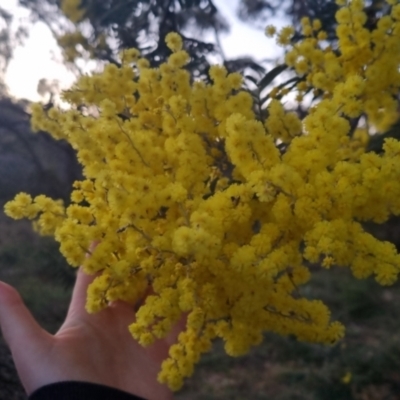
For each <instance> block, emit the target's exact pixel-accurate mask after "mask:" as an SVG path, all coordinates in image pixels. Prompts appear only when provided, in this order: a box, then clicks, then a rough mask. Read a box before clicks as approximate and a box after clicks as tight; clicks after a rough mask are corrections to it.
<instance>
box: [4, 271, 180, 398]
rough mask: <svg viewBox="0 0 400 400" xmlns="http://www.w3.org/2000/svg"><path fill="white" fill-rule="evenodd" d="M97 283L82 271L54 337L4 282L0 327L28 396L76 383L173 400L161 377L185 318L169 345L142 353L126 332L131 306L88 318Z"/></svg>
mask: <svg viewBox="0 0 400 400" xmlns="http://www.w3.org/2000/svg"><path fill="white" fill-rule="evenodd" d="M93 279H94V277H93V276H88V275H86V274H85V273H83V272H82V271H81V269H80V270H79V271H78V273H77V279H76V283H75V287H74V290H73V294H72V299H71V303H70V306H69V310H68V313H67V317H66V319H65V322H64V323H63V325H62V326H61V328H60V329H59V330H58V332H57V333H56V334H55V335H51V334H49V333H48V332H46V331H45V330H44V329H42V328H41V327H40V326H39V324H38V323H37V322H36V321H35V319H34V318H33V316H32V314H31V313H30V312H29V310H28V309H27V308H26V306H25V304H24V303H23V301H22V299H21V296H20V295H19V293H18V292H17V291H16V290H15V289H14V288H13V287H12V286H9V285H8V284H6V283H4V282H0V326H1V330H2V333H3V336H4V339H5V340H6V342H7V344H8V346H9V347H10V350H11V353H12V356H13V359H14V363H15V366H16V368H17V371H18V374H19V377H20V379H21V382H22V384H23V386H24V388H25V390H26V392H27V394H28V395H30V394H31V393H32V392H33V391H35V390H36V389H38V388H39V387H42V386H45V385H48V384H50V383H55V382H61V381H71V380H73V381H85V382H91V383H99V384H102V385H106V386H110V387H113V388H117V389H120V390H124V391H126V392H128V393H131V394H135V395H137V396H140V397H143V398H146V399H149V400H153V399H154V400H155V399H159V400H162V399H165V400H170V399H172V398H173V396H172V393H171V391H170V390H169V389H168V388H167V387H166V386H165V385H161V384H160V383H158V382H157V374H158V372H159V370H160V368H161V362H162V361H163V360H164V359H165V358H167V356H168V349H169V347H170V346H171V345H172V344H173V343H175V341H176V339H177V336H178V334H179V332H180V331H181V330H182V329H183V325H184V318H182V320H181V321H179V322H178V323H177V325H176V326H175V328H174V329H173V331H172V332H171V333H170V334H169V335H168V336H167V337H166V338H165V339H162V340H158V341H156V342H155V343H154V344H153V345H151V346H149V347H147V348H143V347H142V346H141V345H139V344H138V343H137V342H136V341H135V340H134V339H133V338H132V336H131V334H130V333H129V330H128V325H129V324H131V323H132V322H134V320H135V311H134V309H133V308H132V307H131V306H130V305H128V304H126V303H124V302H121V301H117V302H113V303H112V304H110V305H109V307H107V308H106V309H104V310H102V311H100V312H98V313H97V314H88V313H87V311H86V310H85V302H86V291H87V287H88V285H89V284H90V283H91V282H92V281H93Z"/></svg>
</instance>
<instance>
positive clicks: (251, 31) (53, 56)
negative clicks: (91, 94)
mask: <svg viewBox="0 0 400 400" xmlns="http://www.w3.org/2000/svg"><path fill="white" fill-rule="evenodd" d="M214 3H215V4H216V6H217V7H218V8H219V9H220V11H221V14H222V15H223V16H224V17H225V18H226V19H227V20H228V23H229V24H230V25H231V31H230V33H229V35H224V36H223V37H222V38H221V39H222V47H223V50H224V53H225V55H226V57H227V58H231V57H234V56H240V55H253V56H254V58H256V59H258V60H260V59H265V58H274V57H276V56H277V55H278V54H280V52H279V49H278V48H277V47H276V45H275V43H274V40H272V39H269V38H267V37H266V36H265V35H264V33H263V31H262V30H260V29H255V28H252V27H251V26H250V25H249V24H244V23H241V22H240V21H239V20H238V19H237V17H236V16H235V9H236V5H237V0H214ZM1 6H2V7H3V8H5V9H6V10H8V11H9V12H11V13H12V14H13V15H14V16H15V19H18V18H26V17H27V15H28V14H27V12H26V11H25V10H24V9H23V8H21V7H18V6H17V0H1ZM24 11H25V12H24ZM273 22H274V24H275V25H279V26H282V21H279V20H278V21H273ZM41 78H46V79H48V80H50V81H51V80H57V81H58V82H59V86H60V88H62V89H67V88H68V87H69V86H70V85H71V84H72V83H73V81H74V79H75V77H74V75H73V74H72V73H71V72H69V71H68V70H67V69H66V67H65V66H64V65H63V64H62V56H61V52H60V50H59V49H58V47H57V45H56V41H55V39H54V38H53V37H52V34H51V33H50V31H49V30H48V28H47V27H46V26H45V25H44V24H43V23H36V24H35V25H34V26H33V27H32V28H31V29H30V35H29V38H28V39H27V40H26V41H25V43H24V45H23V46H21V47H18V48H16V49H15V51H14V58H13V60H12V61H11V62H10V64H9V67H8V70H7V73H6V83H7V85H8V86H9V90H10V92H11V94H12V95H13V96H15V97H16V98H27V99H29V100H33V101H38V100H40V96H39V94H38V93H37V85H38V82H39V80H40V79H41Z"/></svg>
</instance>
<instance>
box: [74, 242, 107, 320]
mask: <svg viewBox="0 0 400 400" xmlns="http://www.w3.org/2000/svg"><path fill="white" fill-rule="evenodd" d="M97 244H98V242H93V243H92V244H91V245H90V248H89V252H90V253H92V252H93V250H94V249H95V248H96V246H97ZM86 256H87V257H90V255H89V254H87V255H86ZM100 274H101V272H99V273H97V274H93V275H88V274H86V273H85V272H84V271H83V269H82V267H80V268H79V270H78V272H77V274H76V280H75V285H74V289H73V292H72V298H71V302H70V304H69V308H68V314H67V319H68V316H71V315H72V314H73V315H76V313H79V314H83V313H86V310H85V304H86V296H87V289H88V286H89V285H90V284H91V283H92V282H93V281H94V279H95V278H96V277H97V276H99V275H100Z"/></svg>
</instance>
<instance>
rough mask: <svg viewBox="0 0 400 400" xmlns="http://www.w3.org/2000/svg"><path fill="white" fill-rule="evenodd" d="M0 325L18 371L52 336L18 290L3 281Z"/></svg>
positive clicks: (0, 292) (0, 298)
mask: <svg viewBox="0 0 400 400" xmlns="http://www.w3.org/2000/svg"><path fill="white" fill-rule="evenodd" d="M0 327H1V331H2V333H3V337H4V339H5V341H6V342H7V344H8V346H9V347H10V350H11V353H12V355H13V359H14V362H15V365H16V367H17V369H18V372H20V370H19V366H21V364H23V363H24V362H27V361H28V360H30V359H31V357H32V356H33V355H34V353H36V355H38V353H39V354H40V352H41V350H42V349H43V345H44V344H45V340H46V338H47V336H50V335H49V334H48V333H47V332H46V331H45V330H43V329H42V328H41V327H40V326H39V324H38V323H37V322H36V320H35V319H34V318H33V316H32V314H31V313H30V311H29V310H28V309H27V308H26V306H25V304H24V302H23V300H22V298H21V296H20V294H19V293H18V292H17V290H16V289H14V288H13V287H12V286H10V285H8V284H7V283H4V282H1V281H0ZM18 364H19V365H18Z"/></svg>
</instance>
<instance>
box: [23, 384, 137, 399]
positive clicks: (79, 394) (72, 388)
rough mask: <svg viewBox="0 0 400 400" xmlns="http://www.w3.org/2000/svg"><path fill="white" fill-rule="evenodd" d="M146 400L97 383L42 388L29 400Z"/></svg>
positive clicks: (52, 385) (56, 385) (55, 385)
mask: <svg viewBox="0 0 400 400" xmlns="http://www.w3.org/2000/svg"><path fill="white" fill-rule="evenodd" d="M55 399H57V400H111V399H112V400H145V399H143V398H142V397H137V396H135V395H133V394H130V393H127V392H124V391H122V390H119V389H114V388H111V387H109V386H104V385H99V384H97V383H88V382H78V381H66V382H56V383H52V384H50V385H46V386H42V387H41V388H39V389H37V390H35V391H34V392H33V393H32V394H31V395H30V396H29V399H28V400H55Z"/></svg>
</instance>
